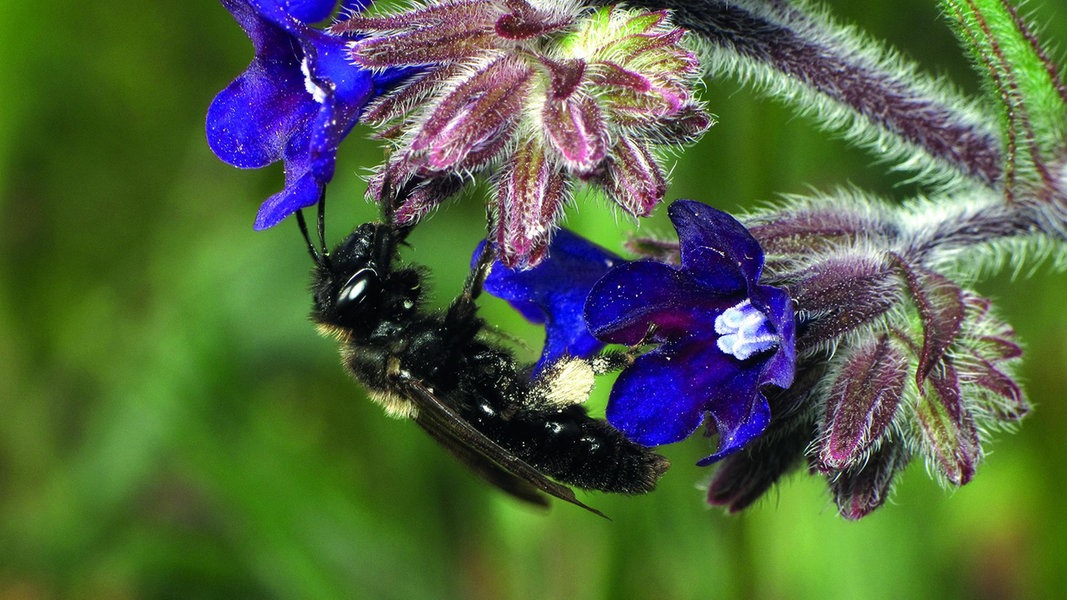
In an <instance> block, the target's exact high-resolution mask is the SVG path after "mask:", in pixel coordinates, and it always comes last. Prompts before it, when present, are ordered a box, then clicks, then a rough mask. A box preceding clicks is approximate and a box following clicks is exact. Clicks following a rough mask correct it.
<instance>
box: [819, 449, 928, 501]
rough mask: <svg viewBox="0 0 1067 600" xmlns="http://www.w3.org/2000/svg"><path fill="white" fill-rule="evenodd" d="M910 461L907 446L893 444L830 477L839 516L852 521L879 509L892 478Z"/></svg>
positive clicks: (889, 488) (886, 494)
mask: <svg viewBox="0 0 1067 600" xmlns="http://www.w3.org/2000/svg"><path fill="white" fill-rule="evenodd" d="M910 461H911V454H910V453H909V452H908V449H907V446H905V445H904V444H902V443H900V442H899V441H893V442H892V443H887V444H885V445H884V446H882V448H881V449H879V450H878V451H876V452H874V453H872V454H871V455H870V456H869V457H868V458H867V460H866V461H864V462H863V463H861V464H859V465H856V466H855V467H853V468H852V469H849V470H847V471H839V472H838V471H835V472H833V473H831V474H830V476H829V477H828V482H829V485H830V491H831V493H833V496H834V503H836V504H837V510H838V513H840V515H841V516H842V517H844V518H846V519H850V520H853V521H855V520H857V519H861V518H863V517H865V516H867V515H869V514H870V513H871V512H873V511H874V510H875V509H876V508H878V507H880V506H882V504H884V503H885V501H886V500H887V499H888V498H889V493H890V491H891V490H892V486H893V479H894V477H896V475H897V473H899V472H901V471H903V470H904V467H906V466H908V463H909V462H910Z"/></svg>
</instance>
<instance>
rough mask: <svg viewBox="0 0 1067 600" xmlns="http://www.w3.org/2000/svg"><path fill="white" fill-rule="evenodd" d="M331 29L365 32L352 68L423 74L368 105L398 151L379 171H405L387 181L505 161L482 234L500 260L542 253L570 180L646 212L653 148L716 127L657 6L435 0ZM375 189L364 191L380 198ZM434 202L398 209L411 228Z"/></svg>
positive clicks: (654, 189)
mask: <svg viewBox="0 0 1067 600" xmlns="http://www.w3.org/2000/svg"><path fill="white" fill-rule="evenodd" d="M331 30H332V31H333V32H335V33H338V34H342V33H344V34H353V33H358V34H361V35H365V36H366V37H364V38H362V39H359V40H356V41H353V42H352V43H351V45H350V47H349V51H350V55H351V59H352V61H353V62H354V63H355V64H356V65H359V66H362V67H364V68H384V67H390V66H391V67H414V66H419V67H421V68H423V69H425V73H424V74H422V75H421V76H418V77H414V78H412V79H411V80H410V81H409V82H407V83H406V84H405V85H403V86H401V87H400V88H398V89H397V90H395V91H394V92H393V93H391V94H389V95H386V96H384V97H382V98H381V99H379V100H378V102H377V103H376V104H375V105H373V106H371V107H370V108H369V110H368V114H367V120H368V121H369V122H372V123H374V124H375V125H376V126H379V127H381V128H383V129H384V130H385V132H386V133H385V134H384V135H383V136H382V137H383V138H384V139H388V140H390V141H391V142H392V143H394V144H395V146H396V147H395V149H394V151H393V152H392V153H391V156H390V158H389V162H388V163H387V164H386V165H385V166H384V167H383V170H384V171H386V172H387V173H389V174H391V175H396V176H399V177H402V178H404V179H402V180H400V181H393V182H392V189H404V187H405V186H406V185H407V181H406V178H418V179H420V180H426V179H434V178H441V177H443V178H448V177H453V176H455V175H456V174H457V172H458V173H460V174H463V175H478V174H481V173H484V172H486V171H488V170H489V169H491V168H492V169H495V168H497V167H499V166H503V172H504V175H503V176H499V177H493V178H492V179H491V181H492V183H493V185H494V186H495V187H496V191H495V194H494V195H495V199H496V203H495V207H494V208H495V211H494V212H495V223H494V224H493V225H494V234H493V236H492V237H493V239H495V240H497V241H498V242H499V243H500V244H501V247H500V252H501V255H502V258H503V261H504V263H505V264H507V265H513V266H523V267H532V266H535V265H536V264H537V263H538V262H539V261H540V260H541V259H542V257H543V256H544V255H545V253H546V251H547V248H548V244H549V241H550V239H551V235H552V232H553V231H554V229H555V224H556V220H557V219H558V218H559V215H560V213H561V209H562V207H563V206H564V205H565V204H566V203H567V202H568V201H569V200H570V198H571V194H572V187H573V186H572V185H571V184H570V183H569V182H571V181H573V180H574V179H578V180H580V181H585V182H589V183H591V184H594V185H598V186H600V187H601V188H603V189H604V190H605V191H606V193H607V195H608V196H609V197H610V198H611V199H612V200H613V201H614V202H615V203H617V204H618V205H619V206H621V207H622V208H623V209H624V210H626V211H627V212H628V213H630V214H632V215H634V216H645V215H648V214H649V213H650V212H651V211H652V209H653V208H654V207H655V206H656V205H657V204H658V203H659V202H660V201H662V200H663V197H664V195H665V194H666V189H667V184H666V176H665V175H664V172H665V169H664V167H663V165H662V160H661V158H660V157H659V153H658V151H657V150H656V147H657V146H662V145H679V144H686V143H691V142H694V141H696V139H697V138H699V137H700V135H701V134H702V133H703V132H704V131H705V130H706V129H707V128H708V127H709V126H710V125H711V124H712V119H711V117H710V116H708V114H707V113H706V112H704V110H703V107H702V106H701V104H700V103H699V102H698V101H697V100H696V99H695V94H694V92H693V89H694V88H695V86H696V82H697V77H698V75H699V68H698V67H699V65H698V63H697V59H696V55H695V54H694V53H693V52H692V51H690V50H688V49H686V48H685V46H684V44H683V42H684V37H685V35H684V32H683V30H681V29H678V28H676V27H674V26H673V25H671V23H670V20H669V18H668V13H667V12H666V11H658V12H642V11H636V10H630V9H623V8H618V7H605V8H600V9H588V8H586V7H585V6H583V5H581V4H580V3H578V2H574V1H573V0H562V1H561V0H555V1H548V0H435V1H432V2H428V3H426V4H425V5H423V6H417V7H415V8H413V9H411V10H409V11H407V12H404V13H392V14H386V15H384V16H364V15H355V16H354V17H353V18H351V19H349V20H347V21H341V22H339V23H337V24H335V25H334V26H333V27H332V28H331ZM535 164H536V168H535V167H534V165H535ZM535 171H536V172H538V173H540V175H536V176H534V175H532V174H533V173H534V172H535ZM422 189H423V190H426V191H429V190H431V189H433V187H432V186H429V185H424V186H423V188H422ZM380 191H381V186H375V187H372V188H371V189H370V190H369V192H368V193H369V194H370V195H371V196H372V197H374V198H375V199H376V200H379V201H381V200H383V199H382V198H380V197H378V195H380ZM444 200H445V198H444V197H442V198H439V199H438V203H439V202H441V201H444ZM434 206H435V203H434V202H433V199H432V198H429V197H426V195H423V196H422V197H420V198H417V199H412V200H410V201H404V202H403V203H402V204H401V206H400V207H398V209H397V211H396V216H397V219H398V220H399V221H400V222H402V223H411V222H413V221H415V220H418V219H419V218H421V217H422V216H423V215H424V214H425V213H426V212H428V211H429V210H432V209H433V207H434Z"/></svg>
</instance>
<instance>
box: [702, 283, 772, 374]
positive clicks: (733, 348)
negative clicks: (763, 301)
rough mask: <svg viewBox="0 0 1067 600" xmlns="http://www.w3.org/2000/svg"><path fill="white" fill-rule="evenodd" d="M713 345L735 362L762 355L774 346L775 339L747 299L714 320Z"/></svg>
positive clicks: (760, 315)
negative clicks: (714, 334) (735, 360)
mask: <svg viewBox="0 0 1067 600" xmlns="http://www.w3.org/2000/svg"><path fill="white" fill-rule="evenodd" d="M715 333H718V334H719V336H720V337H719V339H718V340H716V342H715V345H716V346H718V348H719V350H722V352H723V353H725V354H729V355H731V356H733V357H734V358H736V359H737V360H746V359H748V358H749V357H751V356H753V355H755V354H759V353H760V352H766V351H767V350H770V349H772V348H774V347H775V346H777V345H778V335H777V334H776V333H775V332H774V331H773V330H772V329H771V325H770V322H769V321H768V320H767V315H765V314H763V313H761V312H760V311H759V310H757V309H756V308H755V307H754V306H752V302H751V301H749V300H748V298H746V299H744V300H743V301H741V302H739V303H738V304H737V305H735V306H731V307H730V308H728V309H726V310H725V311H723V313H722V314H721V315H719V316H718V317H715Z"/></svg>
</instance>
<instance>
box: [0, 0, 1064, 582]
mask: <svg viewBox="0 0 1067 600" xmlns="http://www.w3.org/2000/svg"><path fill="white" fill-rule="evenodd" d="M1049 4H1052V3H1051V2H1049ZM1031 8H1032V9H1036V10H1037V13H1036V15H1037V18H1038V20H1039V21H1041V22H1044V23H1048V24H1049V25H1048V26H1047V27H1046V28H1045V34H1046V36H1047V37H1048V38H1055V39H1058V40H1060V42H1061V44H1060V45H1061V46H1062V42H1063V40H1067V14H1064V11H1063V8H1062V6H1060V7H1059V9H1058V12H1054V10H1053V8H1054V7H1049V6H1038V5H1036V4H1032V5H1031ZM834 9H835V11H836V12H837V13H838V14H840V15H843V16H845V18H847V19H849V20H853V21H855V22H857V23H858V24H860V25H861V26H862V27H864V28H866V29H868V30H870V31H873V32H875V33H876V34H877V35H879V36H881V37H884V38H887V39H889V40H891V42H892V43H893V44H895V45H896V46H898V47H900V48H902V49H904V50H905V51H906V52H907V53H908V54H909V55H911V56H913V57H918V58H919V59H920V60H921V62H922V64H923V65H924V67H926V68H927V69H928V70H930V71H933V72H938V73H945V74H947V75H949V76H951V77H952V78H954V79H955V80H956V81H958V82H960V84H961V85H962V86H963V87H965V88H966V89H969V90H974V89H975V88H976V84H975V83H974V77H973V76H972V75H971V74H970V72H969V70H968V68H967V66H966V64H964V63H963V61H962V60H961V59H960V58H959V56H960V52H959V51H958V50H957V48H956V45H955V42H954V40H953V39H952V37H951V35H949V33H948V32H947V30H946V29H945V28H944V27H943V26H942V24H941V23H940V21H939V18H938V16H937V12H936V9H935V7H934V2H933V1H932V0H922V1H920V0H908V1H903V0H898V1H897V2H880V3H866V2H849V1H846V0H839V1H837V2H834ZM250 57H251V47H250V45H249V44H248V41H247V39H246V38H245V37H244V35H243V33H242V32H241V30H240V29H239V28H238V27H237V25H236V24H235V23H234V22H233V21H232V20H231V18H230V16H229V15H228V14H227V13H226V11H225V10H223V9H222V8H221V6H219V5H218V4H217V3H214V2H210V1H209V2H197V3H185V2H161V3H137V4H136V5H131V4H125V5H123V7H122V9H119V8H118V6H117V5H116V6H114V7H111V6H109V5H106V4H94V3H79V4H78V5H74V6H71V5H68V3H60V2H58V1H55V0H45V1H44V2H37V3H22V2H14V1H13V0H7V1H4V2H0V89H2V90H3V92H2V94H3V100H2V103H0V248H2V250H0V598H2V599H7V598H19V599H22V598H25V599H35V598H233V597H245V598H494V599H495V598H504V599H510V598H516V599H517V598H576V599H587V598H588V599H594V598H657V599H659V598H668V599H671V598H720V597H722V598H726V597H753V598H822V597H842V598H860V597H871V598H878V597H882V598H904V597H906V598H937V599H940V600H944V599H948V598H977V597H987V598H1004V597H1051V596H1058V595H1060V594H1062V590H1064V589H1067V522H1065V519H1064V516H1063V515H1064V506H1067V504H1065V500H1064V498H1065V481H1067V461H1065V459H1067V449H1065V447H1064V446H1063V445H1061V444H1060V442H1061V441H1062V440H1063V436H1064V432H1065V431H1067V407H1065V405H1064V404H1062V403H1061V402H1062V395H1063V392H1064V390H1067V369H1065V367H1067V343H1065V342H1064V339H1065V338H1067V317H1065V316H1064V308H1063V307H1064V304H1063V302H1064V296H1065V294H1064V292H1065V289H1067V277H1065V276H1064V274H1062V273H1054V272H1051V271H1050V270H1049V269H1048V268H1041V269H1039V270H1038V271H1037V272H1036V274H1035V275H1034V276H1033V277H1031V278H1029V279H1023V278H1017V279H1014V280H1013V279H1012V278H1011V277H1009V276H1007V275H1002V276H997V277H995V278H993V279H991V280H990V281H988V282H986V283H984V284H983V285H982V286H981V288H980V289H981V290H982V291H983V292H985V293H987V294H989V295H991V296H993V297H995V298H997V299H999V303H1000V306H1001V308H1002V310H1003V312H1004V313H1005V315H1006V316H1007V317H1008V318H1009V320H1010V321H1011V322H1012V323H1013V324H1014V325H1015V326H1016V328H1017V329H1018V331H1019V334H1020V336H1021V337H1022V339H1023V340H1024V341H1025V342H1026V344H1027V347H1028V357H1027V360H1026V363H1025V367H1024V369H1023V377H1024V378H1025V380H1026V384H1027V389H1028V391H1029V394H1030V397H1031V399H1032V401H1033V402H1034V403H1035V404H1036V405H1037V408H1036V411H1035V412H1034V414H1033V416H1032V417H1031V418H1029V419H1028V420H1026V421H1025V423H1024V424H1023V426H1022V427H1021V429H1020V431H1019V432H1018V433H1016V434H1015V435H1010V434H1007V433H1001V434H998V435H997V436H996V441H995V443H994V444H992V445H991V447H990V450H991V453H990V455H989V457H988V460H987V461H986V462H985V463H984V464H983V465H982V467H981V469H980V470H979V474H978V477H977V478H976V480H975V481H974V482H973V483H971V484H969V485H967V486H965V487H964V488H962V489H960V490H958V491H955V492H951V493H950V492H945V491H942V490H941V489H940V488H938V487H937V485H936V484H935V483H933V482H932V481H931V480H930V479H929V478H928V477H927V474H926V473H925V471H924V469H923V466H922V465H921V464H914V465H912V467H911V468H910V469H909V470H908V471H907V473H906V474H905V475H904V476H903V478H902V481H901V484H900V486H899V487H898V490H897V493H896V495H895V496H894V499H893V502H892V503H891V504H889V505H887V506H886V507H884V508H882V509H881V510H879V511H878V512H876V513H875V514H874V515H873V516H870V517H868V518H867V519H864V520H863V521H861V522H858V523H848V522H845V521H843V520H841V519H840V518H839V517H837V516H836V513H835V510H834V508H833V504H832V502H831V501H830V499H829V497H828V495H827V493H826V491H825V489H824V484H823V482H822V481H821V480H819V479H818V478H815V477H810V476H807V475H803V474H799V475H796V476H793V477H791V478H790V479H788V480H787V481H785V482H784V483H783V484H782V485H781V486H779V487H778V488H777V489H776V490H775V491H774V492H772V493H771V494H769V495H768V497H767V498H766V499H764V500H763V501H761V502H760V503H759V505H758V506H756V507H755V508H753V509H752V510H750V511H748V512H747V513H745V514H742V515H740V516H726V515H724V514H722V513H721V512H720V511H718V510H710V509H708V508H706V507H705V506H704V505H703V503H702V497H701V493H700V492H699V491H698V490H697V489H696V485H697V484H698V483H699V482H701V481H702V480H703V479H704V478H705V477H706V474H707V471H706V470H702V469H698V468H697V467H695V466H693V462H694V461H695V460H696V459H697V458H699V457H701V456H703V453H704V452H705V451H706V446H705V444H706V442H704V441H703V440H694V441H691V442H687V443H683V444H678V445H676V446H672V447H669V448H667V449H666V453H667V454H668V455H669V456H670V458H671V459H672V461H673V462H674V465H675V466H674V468H673V469H672V470H671V471H670V472H669V473H668V474H667V476H666V477H665V478H664V479H663V481H662V482H661V484H660V488H659V489H658V490H657V491H656V492H655V493H654V494H651V495H649V496H647V497H641V498H614V497H605V496H587V497H585V499H586V500H587V501H589V502H590V503H592V504H593V505H595V506H597V507H598V508H600V509H601V510H603V511H604V512H606V513H608V514H609V515H611V516H612V518H613V519H614V520H613V521H611V522H608V521H605V520H601V519H597V518H595V517H593V516H591V515H589V514H587V513H585V512H583V511H580V510H577V509H575V508H574V507H571V506H567V505H562V504H561V503H555V506H553V508H552V510H551V511H549V512H547V513H543V512H540V511H536V510H532V509H528V508H525V507H523V506H518V505H516V503H515V502H513V501H511V500H509V499H508V498H505V497H503V496H502V495H501V494H499V493H496V492H494V491H493V490H490V489H488V488H487V487H486V486H484V485H482V484H481V483H479V482H478V481H477V480H475V479H474V478H473V477H472V476H471V475H469V474H467V473H466V472H465V471H464V470H463V469H462V468H461V467H459V466H457V465H455V464H454V463H453V462H452V461H451V460H450V458H449V457H447V456H446V455H445V454H444V453H443V452H442V451H440V450H439V449H438V448H437V447H436V446H435V445H434V443H433V442H432V441H431V440H430V439H429V438H428V437H427V436H425V435H423V434H422V433H421V432H420V431H418V429H417V427H415V426H414V425H413V424H411V423H406V422H401V421H393V420H389V419H387V418H385V417H384V416H383V415H382V414H381V411H380V410H379V409H378V408H377V407H376V406H374V405H372V404H371V403H370V402H367V401H366V399H365V398H364V396H363V393H362V391H361V390H360V389H359V388H358V386H356V384H354V383H353V382H351V381H350V380H348V378H347V376H346V375H345V373H344V372H343V371H342V369H341V368H340V367H339V366H338V364H337V358H336V348H335V347H334V345H333V344H332V343H331V342H330V341H329V340H325V339H322V338H319V337H318V336H317V335H316V334H315V332H314V330H313V328H312V327H311V325H310V324H309V322H308V321H307V318H306V315H307V311H308V309H309V299H308V295H307V292H306V286H307V272H308V268H309V266H310V264H309V262H310V261H309V260H308V257H307V255H306V253H305V250H304V248H303V245H302V243H301V241H300V239H299V235H298V233H297V230H296V227H295V226H294V225H292V224H290V223H285V224H283V225H282V226H279V227H278V228H276V229H274V230H271V231H267V232H262V233H256V232H253V231H252V228H251V224H252V218H253V215H254V214H255V210H256V208H257V206H258V203H259V202H260V201H261V200H262V199H263V198H265V197H266V196H267V195H269V194H270V193H272V192H274V191H275V190H276V189H278V188H279V186H280V185H281V169H280V167H274V168H270V169H265V170H262V171H246V172H242V171H237V170H235V169H233V168H231V167H228V166H226V165H223V164H221V163H220V162H219V161H218V160H216V159H215V158H214V157H213V155H212V154H211V153H210V152H209V150H208V149H207V146H206V144H205V142H204V134H203V114H204V111H205V109H206V107H207V105H208V103H209V102H210V100H211V98H212V97H213V95H214V94H215V93H216V92H217V91H218V90H220V89H221V88H222V87H223V86H225V85H226V83H227V82H228V81H229V80H230V79H231V78H233V77H234V76H236V75H237V74H238V73H239V72H240V71H241V70H242V69H243V68H244V67H245V65H246V64H247V62H248V60H249V58H250ZM706 100H707V101H708V104H709V105H710V107H711V110H712V111H713V112H714V113H716V114H717V115H718V116H719V118H720V121H721V122H720V124H719V125H718V126H716V127H715V128H714V129H713V130H712V131H711V132H710V133H709V134H708V135H707V136H706V138H705V140H704V141H703V142H702V143H701V144H700V146H699V147H697V148H695V149H693V150H692V151H691V152H689V153H687V154H686V155H685V156H684V158H683V159H682V160H681V161H680V162H679V164H678V166H677V168H676V169H675V171H674V180H675V184H674V186H673V188H672V191H671V193H670V197H672V198H676V197H696V198H699V199H702V200H705V201H708V202H711V203H713V204H715V205H717V206H719V207H722V208H725V209H728V210H730V209H735V208H738V207H741V206H744V205H745V204H746V203H750V202H754V201H757V202H758V201H767V200H770V199H773V198H775V197H776V194H777V193H781V192H795V193H801V192H806V191H808V190H810V189H812V188H814V189H829V188H830V187H832V186H834V185H838V184H844V183H852V184H856V185H858V186H862V187H865V188H870V189H874V190H877V191H879V192H881V193H883V194H886V195H888V196H891V197H896V198H903V197H905V196H906V195H907V194H908V193H910V191H911V188H910V187H909V186H908V185H907V184H906V183H904V182H903V179H904V178H903V177H902V176H894V175H887V174H886V173H885V168H884V165H881V164H879V162H878V161H877V159H876V158H875V157H872V156H871V155H870V154H868V153H865V152H861V151H856V150H852V149H850V148H849V147H848V146H847V145H845V144H844V143H842V142H840V141H838V140H836V139H828V136H826V135H825V134H822V133H819V132H818V131H816V130H815V128H813V127H812V125H811V123H810V122H809V121H808V120H807V119H804V118H796V117H793V116H791V114H790V113H789V112H788V111H786V110H783V109H782V108H781V107H780V106H778V105H776V104H775V103H773V102H769V101H764V100H760V99H758V98H756V97H755V96H753V95H752V94H751V93H750V92H749V91H747V90H741V89H739V87H738V85H737V84H735V83H734V82H731V81H714V82H709V85H708V91H707V94H706ZM354 137H355V138H359V137H360V136H359V134H358V133H357V134H356V135H355V136H354ZM377 160H378V155H377V151H376V150H375V148H374V146H373V145H372V144H368V143H366V142H362V141H358V142H354V143H350V144H349V145H348V146H346V149H345V151H344V152H343V153H342V156H341V161H340V167H339V169H338V177H337V182H336V183H335V184H334V186H333V187H332V188H331V209H330V215H329V224H330V227H329V235H330V237H331V239H333V240H337V239H339V238H340V236H342V235H343V234H344V233H345V232H346V231H347V230H348V229H349V228H350V227H352V226H353V225H355V224H356V223H359V222H362V221H364V220H369V219H371V218H373V216H374V214H375V211H374V209H373V208H372V207H369V206H367V205H365V204H363V202H362V200H361V199H360V198H361V189H360V184H359V182H358V178H357V176H356V175H357V174H361V173H364V172H365V169H366V168H368V167H370V166H372V165H373V164H375V163H376V161H377ZM809 186H811V187H809ZM482 210H483V209H482V207H481V202H480V200H475V199H472V198H468V199H466V200H465V201H463V202H461V203H459V204H455V205H452V206H450V207H448V208H447V209H445V210H442V211H440V212H439V213H437V214H436V215H435V216H434V217H433V218H432V219H431V220H429V221H428V222H427V223H426V224H425V225H424V226H423V227H421V228H420V229H419V231H418V232H417V233H416V235H415V238H414V250H413V252H412V253H411V257H412V258H413V259H415V260H418V261H419V262H423V263H426V264H428V265H430V266H431V268H432V269H433V272H434V274H435V277H434V279H435V283H436V286H435V292H436V297H437V300H438V302H439V303H443V302H445V301H446V300H447V299H448V298H450V297H451V296H452V295H454V294H455V293H456V292H457V290H458V289H459V287H460V284H461V281H462V278H463V274H464V272H465V266H466V263H467V260H468V256H469V251H470V249H471V248H472V247H473V245H474V243H475V242H476V240H477V239H478V238H479V237H480V236H481V231H480V229H479V225H478V223H479V222H480V220H481V216H482ZM617 223H618V226H619V228H621V229H627V230H628V229H630V228H631V227H632V223H631V222H630V221H629V220H628V219H625V218H621V217H620V218H617V215H616V214H615V212H614V211H613V210H612V209H610V208H609V207H607V206H605V205H604V203H602V202H599V201H588V200H587V201H583V202H581V203H580V204H579V205H578V206H577V207H576V209H575V210H574V211H572V214H571V218H570V224H571V225H573V226H576V227H579V228H582V229H583V230H585V231H588V232H590V233H591V234H592V236H593V237H595V238H597V239H598V240H600V241H601V242H602V243H605V244H609V245H616V244H617V240H619V239H620V236H619V233H618V229H617V228H616V224H617ZM644 227H645V228H646V229H645V231H654V232H665V231H669V228H668V227H666V226H665V225H664V224H663V222H662V221H655V222H653V223H651V224H645V225H644ZM486 304H487V306H486V314H487V315H488V317H489V318H490V319H491V320H492V321H494V322H496V323H500V324H503V325H504V326H505V327H506V328H507V329H508V330H516V331H519V332H520V333H521V334H522V335H523V336H525V337H526V339H528V343H529V344H530V345H531V346H536V345H537V344H538V343H539V336H540V333H539V332H538V331H537V330H536V329H534V328H532V327H529V326H526V325H523V324H520V323H516V322H514V317H512V316H511V315H510V314H509V313H508V311H507V309H506V307H503V306H501V305H500V304H499V303H496V302H487V303H486ZM526 355H527V356H529V357H531V358H532V357H533V355H534V351H533V350H529V351H527V352H526ZM601 387H602V388H605V387H606V386H601ZM598 402H600V403H601V404H602V399H600V400H598Z"/></svg>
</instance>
